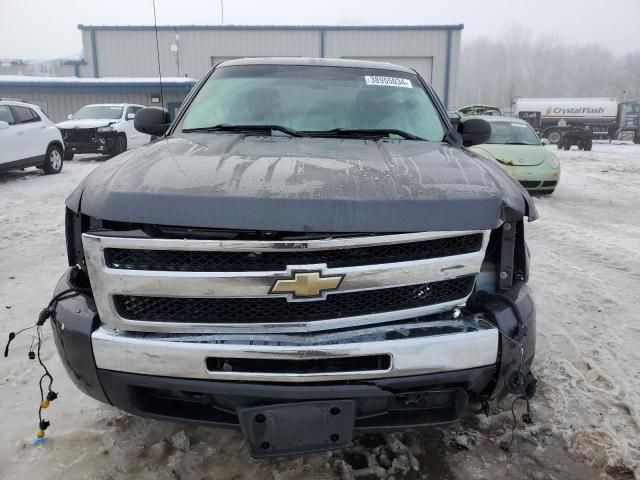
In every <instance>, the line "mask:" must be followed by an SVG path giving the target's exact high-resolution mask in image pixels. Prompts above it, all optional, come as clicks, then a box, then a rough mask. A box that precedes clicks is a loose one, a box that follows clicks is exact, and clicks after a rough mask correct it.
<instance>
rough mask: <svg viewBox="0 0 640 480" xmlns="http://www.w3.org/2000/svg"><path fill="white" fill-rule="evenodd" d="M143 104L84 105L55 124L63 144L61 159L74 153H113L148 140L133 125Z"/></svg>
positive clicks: (69, 158)
mask: <svg viewBox="0 0 640 480" xmlns="http://www.w3.org/2000/svg"><path fill="white" fill-rule="evenodd" d="M141 108H144V106H143V105H132V104H128V103H114V104H100V105H85V106H84V107H82V108H81V109H80V110H78V111H77V112H76V113H75V114H74V115H69V117H68V118H69V120H67V121H64V122H60V123H58V124H56V127H58V128H59V129H60V132H61V133H62V138H63V139H64V144H65V147H66V155H65V160H71V159H72V158H73V155H74V153H102V154H104V155H109V156H111V157H114V156H116V155H118V154H120V153H122V152H125V151H126V150H127V148H128V147H135V146H138V145H142V144H144V143H148V142H149V140H150V139H151V137H150V136H149V135H145V134H143V133H140V132H138V131H137V130H136V129H135V128H133V118H134V117H135V116H136V112H137V111H138V110H140V109H141Z"/></svg>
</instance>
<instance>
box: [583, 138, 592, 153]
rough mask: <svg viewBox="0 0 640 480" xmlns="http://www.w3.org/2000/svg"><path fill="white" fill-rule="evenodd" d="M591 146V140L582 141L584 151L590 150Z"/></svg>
mask: <svg viewBox="0 0 640 480" xmlns="http://www.w3.org/2000/svg"><path fill="white" fill-rule="evenodd" d="M592 146H593V140H591V139H589V140H586V141H585V142H584V149H585V151H587V152H589V151H591V147H592Z"/></svg>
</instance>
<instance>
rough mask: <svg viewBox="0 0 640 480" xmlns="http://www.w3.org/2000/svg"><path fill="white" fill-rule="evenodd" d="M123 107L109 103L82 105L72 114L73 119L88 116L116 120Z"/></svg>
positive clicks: (120, 114) (81, 118)
mask: <svg viewBox="0 0 640 480" xmlns="http://www.w3.org/2000/svg"><path fill="white" fill-rule="evenodd" d="M122 108H123V107H112V106H109V105H88V106H86V107H82V108H81V109H80V110H78V111H77V112H76V114H75V115H74V116H73V118H74V119H75V120H86V119H88V118H107V119H109V120H117V119H119V118H120V117H122Z"/></svg>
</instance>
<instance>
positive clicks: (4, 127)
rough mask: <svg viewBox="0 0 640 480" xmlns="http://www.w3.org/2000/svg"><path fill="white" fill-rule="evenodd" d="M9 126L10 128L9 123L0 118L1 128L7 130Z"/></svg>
mask: <svg viewBox="0 0 640 480" xmlns="http://www.w3.org/2000/svg"><path fill="white" fill-rule="evenodd" d="M7 128H9V124H8V123H7V122H3V121H2V120H0V130H6V129H7Z"/></svg>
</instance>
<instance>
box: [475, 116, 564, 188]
mask: <svg viewBox="0 0 640 480" xmlns="http://www.w3.org/2000/svg"><path fill="white" fill-rule="evenodd" d="M477 118H483V119H485V120H486V121H487V122H489V124H490V125H491V137H490V138H489V140H488V141H487V142H485V143H483V144H481V145H475V146H473V147H471V150H473V151H475V152H477V153H480V154H481V155H484V156H485V157H488V158H491V159H494V160H497V162H498V163H499V164H500V166H501V167H502V168H504V169H505V170H506V171H507V172H509V173H510V174H511V175H512V176H513V177H514V178H515V179H516V180H518V181H519V182H520V183H521V184H522V186H523V187H525V188H526V189H527V190H529V191H530V192H537V193H548V194H550V193H553V191H554V190H555V188H556V186H557V185H558V181H559V180H560V161H559V160H558V159H557V158H556V156H555V155H554V154H553V153H552V152H551V151H549V149H547V148H545V144H548V143H549V142H548V141H547V140H544V139H543V141H541V140H540V138H538V135H537V134H536V132H535V131H534V130H533V128H532V127H531V125H529V123H527V122H526V121H525V120H520V119H518V118H511V117H495V116H480V117H477Z"/></svg>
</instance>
